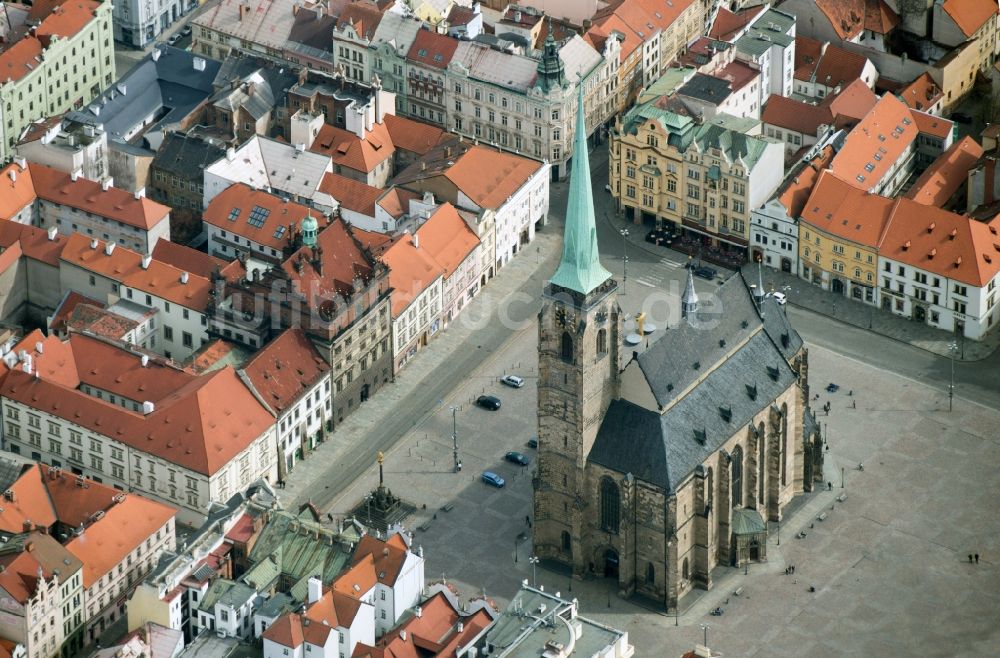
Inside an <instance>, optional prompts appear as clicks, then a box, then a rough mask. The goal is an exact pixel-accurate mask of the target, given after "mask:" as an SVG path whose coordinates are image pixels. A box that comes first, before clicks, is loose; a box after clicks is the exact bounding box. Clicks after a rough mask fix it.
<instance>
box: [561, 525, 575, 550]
mask: <svg viewBox="0 0 1000 658" xmlns="http://www.w3.org/2000/svg"><path fill="white" fill-rule="evenodd" d="M562 549H563V552H564V553H572V552H573V541H572V540H571V539H570V536H569V533H568V532H566V531H565V530H563V533H562Z"/></svg>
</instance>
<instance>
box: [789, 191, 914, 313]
mask: <svg viewBox="0 0 1000 658" xmlns="http://www.w3.org/2000/svg"><path fill="white" fill-rule="evenodd" d="M894 203H895V201H894V200H893V199H890V198H887V197H881V196H878V195H875V194H867V193H866V192H864V191H862V190H859V189H857V188H856V187H854V186H852V185H850V184H848V183H847V182H845V181H843V180H841V179H839V178H837V177H836V176H834V175H833V174H832V173H830V172H829V171H824V172H822V173H821V174H820V176H819V179H818V180H817V181H816V186H815V187H814V188H813V191H812V194H811V195H810V196H809V200H808V201H807V202H806V204H805V207H804V208H803V210H802V217H801V219H800V220H799V263H800V265H799V267H800V271H799V275H800V276H801V277H802V278H803V279H805V280H807V281H810V282H812V283H814V284H816V285H818V286H820V287H822V288H823V289H824V290H831V291H833V292H835V293H837V294H839V295H847V296H849V297H853V298H854V299H857V300H859V301H864V302H867V303H869V304H875V303H876V297H875V286H876V285H877V282H878V271H877V270H878V244H879V241H880V239H881V236H882V233H883V231H884V230H885V227H886V226H887V225H888V223H889V217H890V215H891V213H892V209H893V205H894Z"/></svg>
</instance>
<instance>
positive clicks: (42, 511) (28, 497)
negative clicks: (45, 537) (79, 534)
mask: <svg viewBox="0 0 1000 658" xmlns="http://www.w3.org/2000/svg"><path fill="white" fill-rule="evenodd" d="M43 468H46V467H44V466H42V465H40V464H33V465H31V466H29V467H28V468H27V470H25V471H24V472H23V473H21V476H20V477H19V478H18V479H17V480H16V481H15V482H14V483H13V484H12V485H10V490H11V491H12V492H13V493H14V499H13V500H4V502H3V506H2V511H0V531H2V532H5V533H8V534H17V533H19V532H24V529H25V525H26V524H28V523H31V524H34V526H35V527H38V528H51V527H52V526H53V525H55V523H56V521H58V520H59V517H58V516H57V515H56V510H55V506H54V505H53V503H52V499H51V498H49V493H48V491H47V489H46V486H45V477H44V475H43V473H44V471H43V470H42V469H43Z"/></svg>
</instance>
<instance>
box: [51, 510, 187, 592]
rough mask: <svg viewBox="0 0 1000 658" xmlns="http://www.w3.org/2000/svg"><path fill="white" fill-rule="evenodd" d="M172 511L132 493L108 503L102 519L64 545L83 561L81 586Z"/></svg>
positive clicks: (139, 541)
mask: <svg viewBox="0 0 1000 658" xmlns="http://www.w3.org/2000/svg"><path fill="white" fill-rule="evenodd" d="M176 514H177V510H175V509H174V508H172V507H168V506H166V505H163V504H161V503H157V502H154V501H152V500H149V499H148V498H143V497H141V496H135V495H126V496H125V499H124V500H122V501H121V502H120V503H118V504H116V505H112V506H111V508H110V509H108V510H107V511H106V512H105V513H104V518H102V519H101V520H100V521H99V522H97V523H93V524H91V525H90V526H89V527H87V528H86V529H85V530H84V532H83V534H81V535H78V536H76V537H74V538H73V539H71V540H70V542H69V543H68V544H66V549H67V550H68V551H69V552H70V553H72V554H73V555H75V556H76V557H77V558H78V559H79V560H80V561H81V562H83V586H84V587H85V588H89V587H90V586H91V585H93V584H94V583H95V582H97V581H98V580H100V579H101V578H103V577H104V576H105V575H106V574H108V573H110V572H111V570H112V569H114V568H115V567H117V566H118V565H119V564H121V563H122V562H124V561H125V558H126V556H128V555H129V554H130V553H131V552H132V551H134V550H135V549H136V548H137V547H138V546H139V545H140V544H142V543H143V542H145V541H146V540H147V539H149V538H151V537H153V536H154V535H156V532H157V530H160V529H161V528H163V526H165V525H166V524H167V522H169V521H170V519H172V518H174V516H175V515H176ZM166 532H173V531H172V530H166Z"/></svg>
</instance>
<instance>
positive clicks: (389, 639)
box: [355, 592, 493, 658]
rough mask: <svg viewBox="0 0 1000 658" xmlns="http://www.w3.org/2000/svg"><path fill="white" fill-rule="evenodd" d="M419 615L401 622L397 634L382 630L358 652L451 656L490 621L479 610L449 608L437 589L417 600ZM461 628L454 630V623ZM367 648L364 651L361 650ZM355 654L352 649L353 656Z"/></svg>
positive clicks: (410, 657) (392, 657)
mask: <svg viewBox="0 0 1000 658" xmlns="http://www.w3.org/2000/svg"><path fill="white" fill-rule="evenodd" d="M420 608H421V614H420V616H419V617H417V616H413V617H410V618H409V619H407V620H406V621H405V622H404V623H403V624H401V625H400V626H399V627H398V629H397V630H399V631H404V630H405V631H406V637H405V639H404V637H403V635H402V634H401V633H386V634H385V635H384V636H383V637H382V638H381V639H380V640H379V641H378V642H377V643H376V646H375V647H371V648H370V649H366V648H363V645H360V646H359V649H360V651H361V653H362V655H372V656H381V657H382V658H419V657H421V656H426V655H432V656H436V657H437V658H455V656H456V655H457V654H458V650H459V649H461V648H463V647H465V646H466V645H468V644H469V643H470V642H471V641H472V640H473V639H474V638H476V637H477V636H478V635H479V634H480V633H481V632H482V631H483V629H485V628H486V627H487V626H489V625H490V624H491V623H492V621H493V620H492V618H491V617H490V614H489V613H488V612H487V611H486V610H483V609H479V610H477V611H476V612H474V613H473V614H471V615H462V614H460V612H459V611H458V610H456V609H455V608H454V607H452V605H451V603H450V602H449V601H448V598H447V597H446V596H445V595H444V593H442V592H438V593H437V594H435V595H434V596H432V597H430V598H429V599H427V600H425V601H422V602H421V603H420ZM459 621H461V622H462V630H461V631H459V630H458V622H459ZM366 650H367V654H365V651H366ZM357 655H359V654H358V652H355V656H357Z"/></svg>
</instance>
